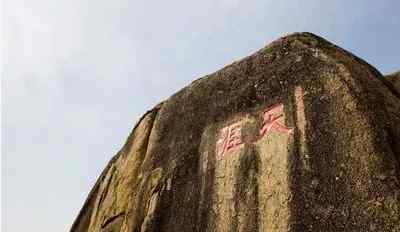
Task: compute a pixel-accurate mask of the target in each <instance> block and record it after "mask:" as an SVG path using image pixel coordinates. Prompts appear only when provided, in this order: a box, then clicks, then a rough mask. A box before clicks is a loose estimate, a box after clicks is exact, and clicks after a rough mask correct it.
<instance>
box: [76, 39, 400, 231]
mask: <svg viewBox="0 0 400 232" xmlns="http://www.w3.org/2000/svg"><path fill="white" fill-rule="evenodd" d="M399 162H400V94H399V90H398V89H397V90H396V89H395V88H393V86H392V85H391V84H390V83H389V82H388V81H387V80H386V79H385V78H384V77H383V76H382V75H381V74H380V73H379V72H378V71H377V70H376V69H374V68H373V67H372V66H370V65H369V64H367V63H366V62H364V61H362V60H361V59H359V58H357V57H355V56H353V55H351V54H350V53H348V52H346V51H344V50H342V49H340V48H338V47H336V46H334V45H333V44H331V43H329V42H327V41H325V40H324V39H322V38H319V37H317V36H315V35H312V34H310V33H297V34H293V35H290V36H287V37H283V38H281V39H279V40H277V41H275V42H273V43H271V44H270V45H268V46H267V47H265V48H263V49H261V50H260V51H258V52H257V53H255V54H253V55H251V56H249V57H246V58H245V59H243V60H241V61H238V62H234V63H233V64H231V65H229V66H227V67H225V68H223V69H222V70H220V71H218V72H216V73H213V74H211V75H208V76H206V77H204V78H201V79H198V80H196V81H194V82H193V83H192V84H191V85H189V86H187V87H186V88H184V89H182V90H181V91H179V92H178V93H176V94H174V95H173V96H171V97H170V98H169V99H168V100H166V101H164V102H163V103H161V104H160V105H158V106H157V107H155V108H154V109H153V110H151V111H149V112H147V113H146V114H145V115H144V116H143V118H142V119H141V120H140V121H139V122H138V124H137V125H136V126H135V128H134V130H133V132H132V134H131V135H130V136H129V138H128V140H127V142H126V144H125V145H124V147H123V148H122V149H121V151H120V152H119V153H118V154H117V155H116V156H115V157H114V158H113V159H112V160H111V161H110V163H109V164H108V166H107V167H106V169H105V170H104V172H103V174H102V175H101V176H100V178H99V180H98V181H97V183H96V184H95V186H94V188H93V190H92V191H91V193H90V194H89V196H88V198H87V201H86V202H85V204H84V206H83V208H82V210H81V212H80V214H79V216H78V217H77V219H76V221H75V222H74V224H73V226H72V229H71V231H74V232H80V231H135V232H136V231H174V232H175V231H400V180H399V177H400V168H399Z"/></svg>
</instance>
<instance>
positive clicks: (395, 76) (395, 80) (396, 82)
mask: <svg viewBox="0 0 400 232" xmlns="http://www.w3.org/2000/svg"><path fill="white" fill-rule="evenodd" d="M386 78H387V79H388V81H389V82H390V83H392V85H393V87H394V88H395V89H396V90H397V91H398V92H400V71H398V72H395V73H392V74H390V75H387V76H386Z"/></svg>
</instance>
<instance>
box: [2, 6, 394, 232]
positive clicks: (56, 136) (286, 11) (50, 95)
mask: <svg viewBox="0 0 400 232" xmlns="http://www.w3.org/2000/svg"><path fill="white" fill-rule="evenodd" d="M398 9H400V1H396V0H392V1H388V0H386V1H385V0H382V1H372V0H370V1H367V0H364V1H361V0H358V1H357V0H355V1H345V0H337V1H317V0H309V1H293V0H292V1H288V0H287V1H283V0H281V1H266V0H264V1H251V0H250V1H241V0H213V1H211V0H203V1H189V0H186V1H183V0H182V1H175V0H170V1H154V0H146V1H137V0H114V1H106V0H96V1H95V0H58V1H53V0H35V1H31V0H29V1H28V0H5V1H4V4H3V16H4V17H3V24H2V26H3V30H2V31H3V32H4V35H3V41H4V46H3V47H4V49H3V51H4V56H3V57H2V58H3V64H4V66H3V70H2V71H3V72H2V88H1V89H2V91H1V97H2V114H1V116H2V117H1V123H2V130H1V133H2V137H1V143H2V146H1V153H2V157H1V161H2V162H1V163H2V164H1V174H2V176H1V180H2V183H1V187H2V188H1V200H2V202H1V210H2V214H1V215H2V216H1V218H2V225H1V229H2V231H7V232H17V231H48V232H50V231H67V230H68V229H69V227H70V225H71V223H72V221H73V220H74V218H75V217H76V215H77V213H78V210H79V209H80V208H81V206H82V205H83V201H84V199H85V198H86V195H87V194H88V192H89V191H90V189H91V187H92V185H93V183H94V182H95V180H96V179H97V177H98V176H99V174H100V172H101V170H102V169H103V168H104V167H105V165H106V163H107V162H108V160H109V159H110V158H111V157H112V156H113V155H114V154H115V153H116V152H117V151H118V149H119V148H120V147H121V146H122V144H123V143H124V141H125V139H126V138H127V136H128V134H129V132H130V130H131V129H132V127H133V125H134V123H135V122H136V120H137V119H138V118H139V117H140V115H141V114H143V113H144V112H145V111H146V110H148V109H150V108H151V107H153V106H154V105H155V104H157V103H158V102H160V101H161V100H163V99H165V98H167V97H168V96H170V95H171V94H173V93H174V92H175V91H177V90H179V89H181V88H182V87H184V86H185V85H187V84H188V83H190V82H191V81H193V80H195V79H197V78H199V77H201V76H203V75H206V74H208V73H211V72H213V71H216V70H218V69H220V68H222V67H223V66H224V65H226V64H229V63H232V62H233V61H235V60H238V59H240V58H242V57H244V56H247V55H249V54H251V53H253V52H255V51H256V50H258V49H260V48H261V47H263V46H265V45H266V44H268V43H269V42H271V41H272V40H274V39H277V38H278V37H280V36H282V35H285V34H288V33H292V32H296V31H309V32H313V33H315V34H318V35H321V36H322V37H325V38H326V39H328V40H330V41H332V42H334V43H336V44H337V45H339V46H341V47H343V48H345V49H347V50H349V51H351V52H353V53H354V54H356V55H357V56H359V57H361V58H363V59H365V60H366V61H367V62H369V63H371V64H373V65H374V66H375V67H377V68H378V69H379V70H380V71H381V72H383V73H391V72H394V71H396V70H398V69H400V63H399V61H400V43H399V41H400V30H399V28H400V14H399V13H398Z"/></svg>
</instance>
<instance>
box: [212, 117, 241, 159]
mask: <svg viewBox="0 0 400 232" xmlns="http://www.w3.org/2000/svg"><path fill="white" fill-rule="evenodd" d="M242 124H243V123H242V122H237V123H235V124H232V125H230V126H228V127H225V128H223V129H222V130H221V134H222V136H221V138H220V139H219V140H218V141H217V149H216V152H217V158H218V159H222V158H223V157H224V154H225V152H227V151H229V150H230V149H232V148H234V147H236V146H238V145H240V144H242V143H243V142H242V138H241V136H242V135H241V129H242Z"/></svg>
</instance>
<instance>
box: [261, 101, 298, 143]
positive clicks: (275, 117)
mask: <svg viewBox="0 0 400 232" xmlns="http://www.w3.org/2000/svg"><path fill="white" fill-rule="evenodd" d="M281 119H283V105H282V104H279V105H276V106H274V107H272V108H269V109H268V110H266V111H264V113H263V126H262V128H261V130H260V137H263V136H264V135H268V133H269V131H271V130H272V129H274V130H275V131H277V132H279V133H284V134H290V133H292V131H293V130H292V129H291V128H289V127H287V126H285V125H284V124H283V122H281Z"/></svg>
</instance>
